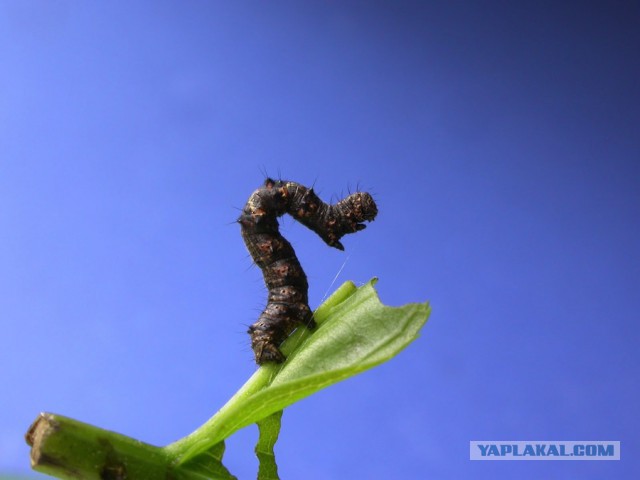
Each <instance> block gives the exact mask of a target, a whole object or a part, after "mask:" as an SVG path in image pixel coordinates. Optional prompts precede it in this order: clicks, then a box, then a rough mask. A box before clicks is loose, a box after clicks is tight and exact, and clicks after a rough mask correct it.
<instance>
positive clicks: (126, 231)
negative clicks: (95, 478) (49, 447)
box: [0, 0, 640, 479]
mask: <svg viewBox="0 0 640 480" xmlns="http://www.w3.org/2000/svg"><path fill="white" fill-rule="evenodd" d="M638 52H640V7H639V4H638V3H637V2H632V1H609V2H605V1H601V2H597V1H594V2H557V1H536V2H506V1H487V2H464V1H462V2H444V1H442V2H428V1H424V2H391V1H388V2H364V1H359V2H335V1H334V2H330V1H326V2H321V1H306V2H303V1H295V2H294V1H288V2H280V1H277V2H260V1H255V2H241V1H238V2H236V1H234V2H206V1H185V2H177V1H175V2H168V1H154V2H150V1H149V2H79V1H56V2H51V1H42V2H38V1H7V0H4V1H1V2H0V61H1V67H0V72H1V73H0V127H1V128H0V272H1V275H0V319H1V321H2V330H1V331H2V343H1V346H0V382H1V383H0V384H1V385H2V393H1V397H0V471H3V472H9V473H17V474H26V473H28V472H29V466H28V448H27V446H26V445H25V444H24V441H23V434H24V432H25V431H26V429H27V427H28V426H29V424H30V422H31V421H32V420H33V419H34V418H35V416H36V415H37V414H38V412H40V411H42V410H44V411H52V412H56V413H60V414H64V415H67V416H71V417H74V418H77V419H80V420H83V421H86V422H90V423H94V424H97V425H99V426H102V427H104V428H108V429H112V430H116V431H119V432H122V433H125V434H127V435H130V436H133V437H137V438H139V439H141V440H144V441H147V442H150V443H153V444H166V443H169V442H172V441H174V440H176V439H178V438H180V437H181V436H183V435H185V434H187V433H189V432H190V431H192V430H193V429H195V428H196V427H197V426H198V425H199V424H201V423H202V422H203V421H204V420H206V419H207V418H208V417H209V416H210V415H211V414H213V413H214V412H215V411H216V410H217V408H218V407H220V406H221V405H222V404H223V403H224V402H225V401H226V399H227V398H228V397H229V396H230V395H231V394H233V392H234V391H235V390H236V389H237V388H238V387H239V386H240V385H241V384H242V383H243V382H244V380H245V379H246V378H247V377H248V376H249V375H251V373H252V372H253V371H254V368H255V367H254V365H253V363H252V355H251V351H250V349H249V346H248V337H247V335H246V334H245V329H246V326H247V325H248V324H250V323H252V322H253V321H254V320H255V318H256V316H257V314H258V313H259V311H260V308H261V307H262V306H263V305H264V302H265V297H266V295H265V291H264V287H263V285H262V279H261V275H260V272H259V271H258V270H257V269H256V268H252V267H251V262H250V259H249V258H248V255H247V253H246V251H245V248H244V245H243V242H242V240H241V238H240V231H239V227H238V225H237V224H235V223H234V220H235V218H236V217H237V215H238V209H239V208H240V207H242V205H243V204H244V202H245V201H246V199H247V197H248V196H249V194H250V193H251V192H252V191H253V190H254V189H255V188H256V187H257V186H258V185H259V184H260V183H261V182H262V181H263V179H264V174H265V172H266V173H267V174H269V175H272V176H281V177H282V178H287V179H292V180H295V181H298V182H301V183H305V184H313V183H315V186H316V188H317V190H318V191H319V192H320V194H321V195H322V196H323V197H325V198H326V199H334V200H335V199H336V198H337V197H339V196H340V195H342V194H344V193H346V192H347V191H348V190H349V189H354V188H358V187H359V188H362V189H367V190H368V189H370V190H371V191H373V192H374V193H375V195H376V198H377V200H378V202H379V206H380V215H379V218H378V219H377V220H376V222H374V223H373V224H372V225H371V226H370V228H368V229H367V230H366V231H365V232H363V233H362V234H359V235H355V236H352V237H350V238H347V239H346V241H345V246H346V248H347V252H346V253H341V252H338V251H335V250H332V249H329V248H327V247H326V246H324V244H323V243H322V242H321V241H320V240H319V239H318V238H317V237H315V236H314V235H313V234H312V233H310V232H308V231H306V230H305V229H304V228H302V227H301V226H299V225H296V224H294V222H293V221H291V220H290V219H286V220H284V222H283V229H284V231H285V235H287V236H288V238H290V240H291V241H292V243H293V244H294V246H295V247H296V250H297V251H298V253H299V256H300V258H301V262H302V265H303V266H304V268H305V269H306V271H307V274H308V276H309V279H310V284H311V288H310V298H311V304H312V306H317V305H318V304H319V303H320V301H321V300H322V298H323V296H324V295H325V293H326V292H327V290H328V289H329V288H330V287H331V288H335V287H337V285H338V284H339V283H342V282H343V281H345V280H347V279H352V280H354V281H356V282H358V283H362V282H365V281H367V280H368V279H369V278H370V277H372V276H379V277H380V282H379V284H378V285H379V291H380V295H381V297H382V300H383V301H384V302H385V303H387V304H391V305H400V304H403V303H405V302H411V301H423V300H426V299H429V300H430V301H431V302H432V306H433V314H432V318H431V320H430V322H429V323H428V325H427V326H426V328H425V330H424V334H423V335H422V337H421V338H420V339H419V340H418V341H416V342H415V343H414V344H413V345H411V347H410V348H408V349H407V350H406V351H405V352H403V353H402V354H401V355H400V356H399V357H398V358H396V359H394V360H393V361H392V362H390V363H388V364H385V365H384V366H382V367H380V368H377V369H375V370H372V371H370V372H367V373H365V374H363V375H361V376H359V377H357V378H355V379H352V380H349V381H347V382H345V383H343V384H340V385H337V386H335V387H332V388H330V389H328V390H325V391H323V392H321V393H319V394H318V395H314V396H313V397H312V398H309V399H307V400H305V401H303V402H301V403H299V404H297V405H295V406H293V407H291V408H289V409H288V410H287V411H286V412H285V416H284V419H283V421H284V424H283V431H282V435H281V439H280V442H279V444H278V446H277V453H278V458H279V463H280V470H281V473H282V477H283V479H300V478H305V479H390V478H402V479H423V478H433V479H436V478H437V479H460V478H475V479H484V478H486V479H495V478H518V479H540V478H545V479H553V478H558V479H565V478H581V479H601V478H616V479H620V478H640V460H639V458H640V434H639V433H638V432H639V431H640V420H639V419H640V415H638V405H639V404H640V382H639V378H640V375H639V358H640V354H639V353H638V340H639V338H638V337H639V332H640V328H639V326H638V325H639V322H638V312H639V311H640V229H639V226H640V127H639V126H640V87H639V85H640V73H639V72H640V55H639V54H638ZM345 261H346V265H345V267H344V270H343V271H342V273H341V275H340V277H339V279H338V281H337V283H336V284H334V285H333V286H331V282H332V280H333V278H334V276H335V275H336V273H337V272H338V271H339V270H340V268H341V267H342V265H343V264H344V262H345ZM255 438H256V431H255V429H254V428H248V429H246V431H242V432H239V433H238V434H237V435H235V436H234V437H232V438H231V439H230V440H229V442H228V453H227V457H226V458H227V461H226V463H227V465H228V466H229V468H230V469H231V470H232V471H233V472H235V473H236V474H237V475H239V476H240V478H241V479H247V478H254V477H255V471H256V468H257V466H256V461H255V460H254V459H253V454H252V448H253V442H254V441H255ZM487 439H489V440H491V439H493V440H620V441H621V442H622V460H621V461H619V462H471V461H469V459H468V457H469V441H470V440H487Z"/></svg>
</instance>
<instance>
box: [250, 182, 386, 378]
mask: <svg viewBox="0 0 640 480" xmlns="http://www.w3.org/2000/svg"><path fill="white" fill-rule="evenodd" d="M285 213H288V214H289V215H291V216H292V217H293V218H295V219H296V220H297V221H298V222H300V223H302V224H303V225H304V226H305V227H307V228H309V229H310V230H312V231H314V232H315V233H317V234H318V235H319V236H320V238H321V239H322V240H324V242H325V243H326V244H327V245H329V246H331V247H334V248H337V249H338V250H344V246H343V245H342V243H340V238H342V237H343V236H344V235H346V234H348V233H354V232H358V231H360V230H364V228H365V227H366V226H365V225H364V224H363V223H362V222H364V221H368V222H370V221H373V220H374V219H375V217H376V215H377V214H378V207H377V206H376V203H375V201H374V200H373V197H372V196H371V195H370V194H368V193H366V192H356V193H353V194H351V195H349V196H348V197H346V198H344V199H343V200H341V201H339V202H338V203H336V204H335V205H330V204H326V203H324V202H323V201H322V200H321V199H320V198H319V197H318V196H317V195H316V193H315V192H314V191H313V188H307V187H305V186H303V185H300V184H299V183H295V182H290V181H286V180H277V181H276V180H273V179H271V178H267V179H266V181H265V182H264V185H263V186H262V187H260V188H258V189H257V190H256V191H255V192H253V193H252V194H251V196H250V197H249V200H247V203H246V205H245V206H244V208H243V209H242V213H241V215H240V218H238V223H239V224H240V226H241V233H242V238H243V240H244V243H245V245H246V246H247V250H249V254H250V255H251V258H252V259H253V261H254V262H255V264H256V265H257V266H258V267H259V268H260V270H262V274H263V276H264V283H265V285H266V287H267V290H268V298H267V306H266V307H265V309H264V311H263V312H262V313H261V314H260V316H259V317H258V320H257V321H256V322H255V323H254V324H253V325H251V326H250V327H249V330H248V332H247V333H249V335H250V337H251V348H252V349H253V352H254V356H255V361H256V363H257V364H258V365H262V364H263V363H265V362H276V363H281V362H283V361H284V360H285V356H284V355H283V354H282V352H281V351H280V349H279V348H278V347H279V345H280V344H281V343H282V342H283V341H284V340H285V339H286V338H287V337H288V336H289V334H290V333H291V332H292V331H293V330H295V328H296V327H298V326H299V325H306V326H307V327H308V328H311V329H313V328H314V327H315V322H314V320H313V314H312V312H311V308H309V299H308V291H309V284H308V282H307V276H306V275H305V273H304V270H303V269H302V266H301V265H300V262H299V261H298V258H297V257H296V253H295V251H294V250H293V247H292V246H291V244H290V243H289V242H288V241H287V239H285V238H284V237H283V236H282V235H281V234H280V230H279V224H278V217H280V216H282V215H284V214H285Z"/></svg>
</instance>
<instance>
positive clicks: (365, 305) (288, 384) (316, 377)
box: [165, 279, 430, 463]
mask: <svg viewBox="0 0 640 480" xmlns="http://www.w3.org/2000/svg"><path fill="white" fill-rule="evenodd" d="M376 281H377V280H376V279H373V280H371V281H370V282H369V283H367V284H365V285H363V286H362V287H360V288H357V289H356V288H355V286H354V285H353V283H351V282H347V283H346V284H344V285H343V286H342V287H340V289H338V291H337V292H336V293H335V294H334V295H332V296H331V297H330V298H329V299H328V300H327V302H325V304H323V305H322V306H321V307H320V308H318V310H317V311H316V312H315V314H314V318H315V319H316V322H317V324H318V327H317V328H316V329H315V331H314V332H309V331H307V330H306V329H298V330H297V331H296V332H294V334H293V335H292V336H291V337H290V338H289V339H287V341H286V342H285V343H284V344H283V346H282V348H281V349H282V351H283V352H284V353H285V354H286V355H287V356H288V357H287V361H286V362H285V363H284V364H282V365H274V364H270V365H264V366H262V367H261V368H260V369H259V370H258V371H257V372H256V374H254V376H253V377H251V379H249V381H248V382H247V383H246V384H245V385H244V386H243V387H242V388H241V389H240V390H239V391H238V393H237V394H236V395H234V396H233V397H232V398H231V400H230V401H229V402H228V403H227V404H226V405H225V406H224V407H223V408H222V409H221V410H220V411H219V412H218V413H217V414H216V415H214V416H213V417H212V418H211V419H210V420H209V421H208V422H206V423H205V424H204V425H203V426H202V427H200V428H199V429H198V430H196V431H195V432H193V433H192V434H191V435H189V436H188V437H185V438H184V439H182V440H179V441H178V442H176V443H174V444H172V445H169V446H167V447H165V448H166V449H167V450H168V452H169V453H170V454H171V455H173V456H175V458H176V461H177V462H178V463H182V462H185V461H188V460H189V459H192V458H194V457H196V456H198V455H200V454H201V453H202V452H203V451H205V450H207V449H208V448H210V447H211V445H213V444H215V443H217V442H219V441H221V440H223V439H225V438H227V437H228V436H229V435H231V434H232V433H233V432H235V431H237V430H239V429H240V428H243V427H245V426H247V425H250V424H252V423H256V422H258V421H260V420H262V419H263V418H265V417H268V416H269V415H271V414H273V413H275V412H278V411H280V410H283V409H284V408H285V407H287V406H289V405H291V404H292V403H295V402H297V401H299V400H301V399H303V398H305V397H307V396H309V395H311V394H313V393H315V392H317V391H318V390H321V389H323V388H326V387H328V386H329V385H332V384H334V383H336V382H339V381H341V380H344V379H346V378H349V377H351V376H353V375H356V374H358V373H360V372H363V371H365V370H367V369H369V368H372V367H374V366H376V365H379V364H380V363H382V362H385V361H387V360H389V359H391V358H392V357H394V356H395V355H397V354H398V353H399V352H400V351H402V350H403V349H404V348H405V347H406V346H407V345H409V344H410V343H411V342H412V341H413V340H415V339H416V338H417V337H418V333H419V331H420V329H421V328H422V326H423V325H424V324H425V322H426V321H427V318H428V316H429V313H430V307H429V305H428V303H424V304H418V303H412V304H407V305H404V306H402V307H397V308H394V307H388V306H385V305H383V304H382V303H381V302H380V300H379V298H378V295H377V293H376V291H375V289H374V284H375V283H376Z"/></svg>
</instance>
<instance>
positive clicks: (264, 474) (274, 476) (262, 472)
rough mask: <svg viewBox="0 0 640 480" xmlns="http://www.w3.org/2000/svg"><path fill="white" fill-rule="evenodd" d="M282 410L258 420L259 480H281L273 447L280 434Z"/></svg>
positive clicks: (257, 452)
mask: <svg viewBox="0 0 640 480" xmlns="http://www.w3.org/2000/svg"><path fill="white" fill-rule="evenodd" d="M281 419H282V410H280V411H279V412H276V413H274V414H272V415H269V416H268V417H265V418H263V419H262V420H260V421H258V430H259V431H260V437H259V438H258V443H257V444H256V456H257V457H258V461H259V462H260V463H259V468H258V480H280V477H278V466H277V465H276V456H275V453H274V451H273V447H274V446H275V444H276V442H277V441H278V435H280V425H281Z"/></svg>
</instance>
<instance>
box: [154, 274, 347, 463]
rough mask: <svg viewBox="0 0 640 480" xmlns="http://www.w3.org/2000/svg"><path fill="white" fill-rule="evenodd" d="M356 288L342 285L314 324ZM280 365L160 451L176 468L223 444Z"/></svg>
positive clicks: (300, 335)
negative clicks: (246, 406) (245, 407)
mask: <svg viewBox="0 0 640 480" xmlns="http://www.w3.org/2000/svg"><path fill="white" fill-rule="evenodd" d="M356 289H357V287H356V286H355V284H354V283H353V282H345V283H344V284H343V285H341V286H340V288H338V289H337V290H336V291H335V292H334V293H333V294H332V295H331V296H330V297H329V298H328V299H327V301H326V302H324V303H323V304H322V306H320V307H319V308H318V309H317V310H316V311H315V313H314V319H315V321H316V324H317V325H318V326H320V325H321V324H322V322H324V320H325V319H326V318H327V316H328V315H329V312H330V311H331V309H332V308H334V307H335V306H337V305H338V304H340V303H342V302H343V301H344V300H346V299H347V298H348V297H350V296H351V295H352V294H353V293H354V292H355V291H356ZM310 335H311V332H310V331H309V330H307V329H305V328H299V329H297V330H296V331H295V332H294V333H293V334H292V335H291V336H290V337H289V338H288V339H287V340H286V341H285V342H284V343H283V345H282V346H281V350H282V352H283V353H284V354H285V355H288V354H289V353H290V352H291V351H293V350H295V349H296V348H297V347H298V345H300V344H301V343H302V342H304V341H305V340H306V339H307V338H308V337H309V336H310ZM280 368H281V365H276V364H265V365H263V366H261V367H260V368H259V369H258V370H256V372H255V373H254V374H253V375H252V376H251V377H250V378H249V380H247V382H246V383H245V384H244V385H243V386H242V387H241V388H240V390H238V391H237V392H236V394H235V395H234V396H233V397H231V398H230V399H229V401H228V402H227V403H226V404H225V405H224V406H223V407H222V408H221V409H220V410H218V412H217V413H216V414H215V415H214V416H213V417H211V418H210V419H209V420H208V421H207V422H206V423H204V424H203V425H202V426H201V427H199V428H198V429H197V430H195V431H194V432H192V433H191V434H189V435H187V436H186V437H184V438H182V439H180V440H178V441H177V442H174V443H172V444H170V445H167V446H166V447H164V450H165V451H166V453H167V454H168V455H169V456H170V457H172V458H173V459H174V461H175V463H177V464H182V463H184V462H187V461H188V460H189V459H191V458H192V457H194V456H195V455H197V454H198V453H200V452H202V451H204V450H206V447H205V445H211V444H212V443H217V442H219V441H222V440H224V439H225V438H227V437H228V436H229V435H231V434H232V433H233V432H235V431H237V430H239V429H241V428H243V427H246V426H247V425H244V424H237V423H232V422H231V421H229V420H230V419H233V418H234V417H236V413H237V412H238V411H239V410H240V409H242V408H243V405H244V403H245V401H246V400H247V399H249V398H250V397H251V396H252V395H254V394H255V393H256V392H258V391H260V390H261V389H263V388H264V387H266V386H267V385H269V384H270V383H271V380H272V379H273V378H274V377H275V376H276V374H277V372H278V370H279V369H280Z"/></svg>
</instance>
